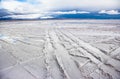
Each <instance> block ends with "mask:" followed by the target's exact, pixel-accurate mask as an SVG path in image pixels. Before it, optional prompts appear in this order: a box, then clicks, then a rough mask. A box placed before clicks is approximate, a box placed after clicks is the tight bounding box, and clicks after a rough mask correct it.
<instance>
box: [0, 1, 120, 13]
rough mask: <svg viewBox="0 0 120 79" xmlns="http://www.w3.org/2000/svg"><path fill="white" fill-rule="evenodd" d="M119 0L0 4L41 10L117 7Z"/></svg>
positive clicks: (12, 8) (29, 10)
mask: <svg viewBox="0 0 120 79" xmlns="http://www.w3.org/2000/svg"><path fill="white" fill-rule="evenodd" d="M119 3H120V0H92V1H91V0H22V1H20V0H2V1H1V6H2V7H3V8H5V9H8V10H10V11H14V12H22V13H24V12H41V11H42V12H43V11H50V10H61V9H62V10H63V9H80V10H93V11H94V10H103V9H105V10H106V9H110V10H111V9H119V7H120V6H119Z"/></svg>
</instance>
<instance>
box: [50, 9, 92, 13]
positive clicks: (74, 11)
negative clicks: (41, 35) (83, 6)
mask: <svg viewBox="0 0 120 79" xmlns="http://www.w3.org/2000/svg"><path fill="white" fill-rule="evenodd" d="M89 13H90V12H87V11H76V10H73V11H57V12H53V13H52V14H89Z"/></svg>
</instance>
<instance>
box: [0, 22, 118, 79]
mask: <svg viewBox="0 0 120 79" xmlns="http://www.w3.org/2000/svg"><path fill="white" fill-rule="evenodd" d="M0 79H120V20H43V21H42V20H41V21H12V22H1V23H0Z"/></svg>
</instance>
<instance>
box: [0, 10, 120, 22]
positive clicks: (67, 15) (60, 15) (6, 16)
mask: <svg viewBox="0 0 120 79" xmlns="http://www.w3.org/2000/svg"><path fill="white" fill-rule="evenodd" d="M12 15H14V16H16V18H13V17H12ZM19 15H24V16H27V15H29V14H21V13H13V12H9V11H8V10H6V9H0V20H28V19H27V18H26V17H25V18H24V17H22V18H20V16H19ZM48 15H49V16H50V17H52V18H49V17H48ZM18 16H19V17H18ZM31 16H32V15H31ZM17 17H18V18H17ZM44 17H45V18H41V16H38V17H37V18H33V19H37V20H39V19H120V14H105V13H103V14H99V13H98V12H85V11H75V10H74V11H56V12H53V13H48V14H47V15H45V16H44ZM47 17H48V18H47Z"/></svg>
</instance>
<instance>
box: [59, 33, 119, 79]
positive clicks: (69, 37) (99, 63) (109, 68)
mask: <svg viewBox="0 0 120 79" xmlns="http://www.w3.org/2000/svg"><path fill="white" fill-rule="evenodd" d="M58 32H59V33H61V36H63V37H64V38H66V39H67V40H66V41H69V42H71V45H72V43H73V44H74V48H77V49H78V50H79V51H80V52H82V54H83V53H84V55H85V56H86V57H88V58H89V59H90V60H91V61H93V62H94V63H95V64H97V66H98V68H100V69H102V70H103V71H104V72H105V73H108V74H110V75H111V76H112V78H113V79H119V78H120V76H119V74H120V73H119V71H118V70H117V69H118V68H115V67H116V66H115V65H113V64H114V62H113V63H112V62H111V63H112V65H113V66H109V65H106V64H105V63H104V62H103V60H102V61H100V60H99V59H97V57H98V56H99V55H98V56H97V55H96V54H94V53H95V52H96V51H93V50H91V49H90V48H88V47H87V46H84V42H82V46H81V45H80V43H81V41H80V42H79V40H78V39H77V41H76V40H74V39H76V37H73V36H72V35H70V34H69V33H66V34H64V33H63V32H60V31H58ZM67 34H69V35H67ZM59 37H60V36H59ZM75 44H76V45H75ZM86 45H87V44H86ZM88 46H89V47H91V46H90V45H88ZM87 48H88V49H89V50H87ZM93 48H94V47H92V49H93ZM97 52H98V50H97ZM100 54H101V52H100ZM102 55H103V54H102ZM95 56H97V57H95ZM99 57H102V56H99ZM107 58H109V59H110V57H108V56H107ZM109 59H107V60H109ZM112 60H114V59H112ZM114 61H116V60H114ZM117 62H118V61H117ZM118 64H119V63H118Z"/></svg>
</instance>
